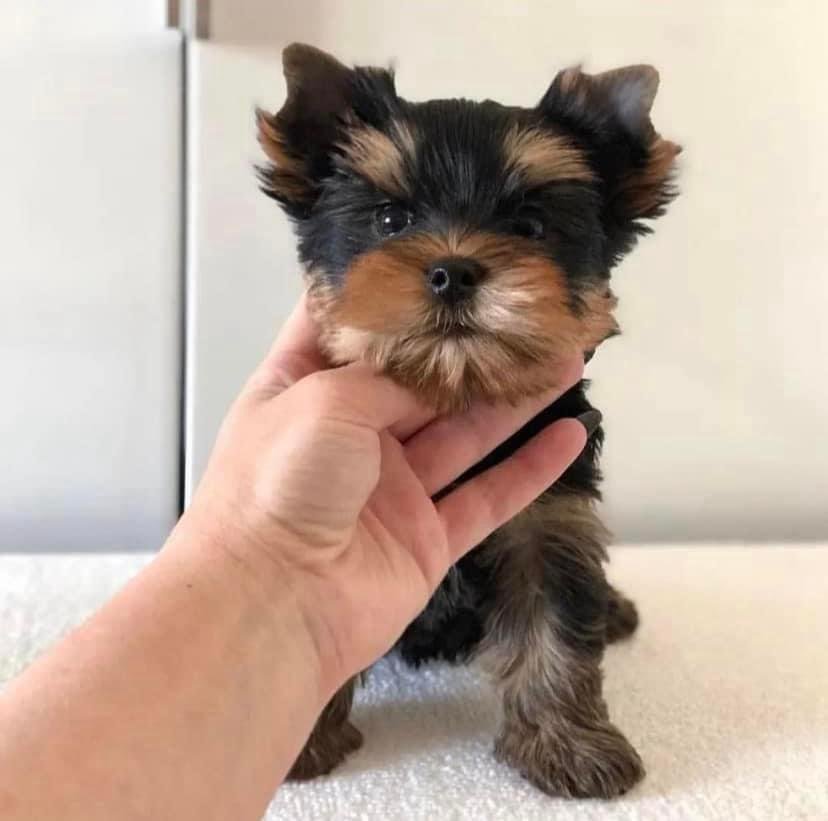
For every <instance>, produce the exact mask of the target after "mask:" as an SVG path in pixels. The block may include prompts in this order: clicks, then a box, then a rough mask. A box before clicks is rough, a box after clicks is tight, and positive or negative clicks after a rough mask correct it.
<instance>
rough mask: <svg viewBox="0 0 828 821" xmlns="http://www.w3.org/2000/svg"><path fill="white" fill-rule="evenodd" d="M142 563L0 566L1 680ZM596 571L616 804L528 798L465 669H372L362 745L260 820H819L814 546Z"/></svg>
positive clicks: (16, 562) (822, 752)
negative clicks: (624, 617) (627, 599)
mask: <svg viewBox="0 0 828 821" xmlns="http://www.w3.org/2000/svg"><path fill="white" fill-rule="evenodd" d="M146 561H147V557H146V556H135V555H133V556H128V555H70V556H57V555H49V556H13V555H12V556H0V625H2V627H0V681H5V680H7V679H8V678H10V677H11V676H13V675H14V674H15V673H16V672H17V671H19V670H20V669H21V668H22V667H24V666H25V665H26V664H27V663H28V662H29V661H30V660H31V659H32V658H33V657H34V656H35V655H37V654H38V653H39V652H40V651H41V650H42V649H43V648H44V647H46V646H48V644H49V643H50V642H52V641H54V640H55V639H56V638H57V637H58V636H59V635H60V634H61V633H63V632H64V631H65V630H66V629H68V628H69V627H71V626H72V625H73V624H76V623H77V622H78V621H79V620H80V619H81V618H82V617H83V616H84V615H85V614H87V613H89V612H90V611H91V610H92V609H93V608H94V607H95V606H96V605H97V604H99V603H100V602H101V601H103V600H104V599H105V598H106V596H108V595H109V594H110V593H112V592H113V591H114V590H115V589H117V588H118V587H119V586H120V585H121V584H122V583H123V582H124V581H125V580H126V579H127V578H128V577H129V576H130V575H132V574H133V573H134V572H136V571H137V570H138V569H139V568H140V567H141V566H142V565H143V564H144V563H145V562H146ZM610 574H611V576H612V578H613V580H614V581H615V582H617V583H618V584H619V586H620V587H621V588H622V589H623V590H625V591H626V592H628V593H629V594H630V595H632V596H633V598H635V599H636V601H637V602H638V604H639V607H640V609H641V613H642V627H641V628H640V632H639V633H638V634H637V636H636V637H635V638H634V639H633V640H632V641H630V642H628V643H626V644H623V645H620V646H617V647H614V648H612V649H611V650H610V651H609V653H608V656H607V661H606V694H607V700H608V702H609V704H610V709H611V712H612V714H613V716H614V718H615V720H616V722H617V723H618V724H619V726H620V727H622V728H623V729H624V730H625V732H626V733H627V734H628V735H629V737H630V739H631V740H632V741H633V743H634V744H635V745H636V746H637V747H638V749H639V751H640V752H641V754H642V756H643V758H644V761H645V764H646V765H647V768H648V777H647V779H646V780H645V781H644V783H643V784H642V785H641V786H639V787H638V788H637V789H636V790H634V791H633V792H632V793H630V794H629V795H628V796H626V797H625V798H623V799H622V800H620V801H617V802H615V803H612V804H602V803H598V802H590V801H586V802H564V801H557V800H555V801H553V800H550V799H548V798H546V797H544V796H542V795H541V794H540V793H538V792H536V791H535V790H534V789H532V788H531V787H530V786H529V785H527V784H526V783H524V782H523V781H522V780H521V779H520V778H518V777H517V776H516V775H515V774H514V773H512V772H510V771H509V770H507V769H505V768H504V767H501V766H500V765H498V764H497V763H496V762H495V761H494V759H493V757H492V755H491V738H492V733H493V731H494V727H495V724H496V720H497V702H496V700H495V699H494V698H493V696H492V695H491V693H490V691H489V689H488V688H487V687H486V685H485V682H484V681H483V680H482V679H481V678H480V677H479V676H478V675H477V674H476V673H475V672H473V671H471V670H467V669H453V668H450V667H446V666H431V667H428V668H426V669H424V670H421V671H419V672H414V671H411V670H408V669H406V668H405V667H404V666H402V665H401V664H400V663H398V662H396V661H394V660H388V661H385V662H383V663H382V664H381V665H380V667H379V668H378V669H376V670H375V672H374V674H373V675H372V676H371V678H370V680H369V683H368V685H367V686H366V688H365V689H364V690H362V691H361V693H360V696H359V700H358V704H357V707H356V711H355V722H356V723H357V724H358V725H359V727H360V728H361V729H362V730H363V732H364V734H365V746H364V747H363V749H362V750H361V751H360V752H359V753H357V754H356V755H354V756H353V757H352V758H351V759H350V760H349V761H348V762H347V763H346V764H345V765H344V766H343V767H342V768H340V769H339V770H338V771H336V772H335V773H334V774H332V775H331V776H328V777H326V778H323V779H320V780H318V781H316V782H312V783H310V784H301V785H287V786H285V787H284V788H283V789H282V790H281V791H280V792H279V794H278V796H277V798H276V799H275V800H274V802H273V804H272V805H271V807H270V810H269V812H268V816H267V817H268V819H277V818H279V819H283V818H284V819H302V820H303V821H304V820H305V819H366V820H367V819H382V821H392V819H405V821H414V820H415V819H422V820H423V821H425V820H426V819H428V821H434V819H474V821H482V820H484V819H540V818H553V817H554V818H555V819H597V818H620V819H653V820H654V821H655V820H656V819H657V820H658V821H665V819H694V820H695V819H723V820H724V819H726V820H727V821H732V820H733V819H739V820H740V821H741V819H768V821H770V820H771V819H773V821H777V819H783V820H786V819H796V818H802V819H825V818H828V546H811V547H807V546H798V547H797V546H786V547H784V548H783V547H748V546H732V547H713V546H704V547H701V546H699V547H671V548H663V549H658V548H655V547H649V548H619V549H617V550H616V551H615V552H614V556H613V562H612V565H611V569H610Z"/></svg>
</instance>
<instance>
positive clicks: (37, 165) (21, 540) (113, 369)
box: [0, 4, 181, 550]
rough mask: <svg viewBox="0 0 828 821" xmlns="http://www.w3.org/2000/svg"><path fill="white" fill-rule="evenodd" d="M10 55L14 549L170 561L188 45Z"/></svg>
mask: <svg viewBox="0 0 828 821" xmlns="http://www.w3.org/2000/svg"><path fill="white" fill-rule="evenodd" d="M78 5H80V4H78ZM6 19H7V18H6ZM1 54H2V56H0V99H1V100H2V105H0V459H2V470H0V550H94V549H103V550H123V549H154V548H156V547H158V546H159V545H160V544H161V542H162V540H163V537H164V535H165V533H166V531H167V529H168V528H169V527H170V525H171V524H172V522H173V521H174V520H175V516H176V512H177V501H178V492H177V483H178V457H179V438H178V433H179V409H180V403H181V391H180V386H179V368H180V365H179V362H180V340H179V336H180V330H179V319H180V313H181V303H180V298H179V293H180V285H181V283H180V232H181V226H180V194H181V161H180V144H181V111H180V98H181V81H180V64H181V40H180V37H179V35H178V34H177V33H175V32H163V31H157V32H156V33H154V34H152V33H134V34H130V35H129V36H127V35H116V34H112V33H110V34H108V35H107V36H105V37H103V36H102V37H100V38H94V39H93V38H84V39H83V40H82V41H80V42H79V41H77V40H75V39H74V38H58V39H54V40H52V41H50V42H48V43H47V42H45V41H44V40H43V39H42V38H40V37H33V38H29V39H22V40H21V41H20V42H17V43H15V44H6V45H4V46H3V50H2V52H1Z"/></svg>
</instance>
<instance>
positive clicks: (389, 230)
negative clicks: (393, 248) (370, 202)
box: [374, 204, 411, 237]
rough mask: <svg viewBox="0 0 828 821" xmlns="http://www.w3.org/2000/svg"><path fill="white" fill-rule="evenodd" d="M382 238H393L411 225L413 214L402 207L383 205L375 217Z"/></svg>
mask: <svg viewBox="0 0 828 821" xmlns="http://www.w3.org/2000/svg"><path fill="white" fill-rule="evenodd" d="M374 219H375V221H376V225H377V232H378V233H379V235H380V236H381V237H393V236H394V234H399V233H400V231H404V230H405V229H406V228H408V226H409V225H411V212H410V211H408V210H407V209H405V208H403V207H402V206H401V205H393V204H386V205H381V206H380V207H379V208H378V209H377V212H376V215H375V217H374Z"/></svg>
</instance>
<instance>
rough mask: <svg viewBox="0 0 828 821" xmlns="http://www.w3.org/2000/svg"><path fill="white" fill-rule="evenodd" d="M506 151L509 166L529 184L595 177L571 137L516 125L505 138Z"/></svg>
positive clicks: (591, 178) (591, 179) (588, 180)
mask: <svg viewBox="0 0 828 821" xmlns="http://www.w3.org/2000/svg"><path fill="white" fill-rule="evenodd" d="M503 150H504V152H505V153H506V162H507V165H508V166H510V167H511V168H513V169H514V170H516V171H517V172H518V173H520V174H521V175H522V176H523V178H524V179H525V181H526V182H528V183H529V184H530V185H545V184H547V183H550V182H556V181H559V180H560V181H563V180H575V181H578V182H592V181H593V179H594V174H593V172H592V169H591V168H590V167H589V164H588V163H587V160H586V157H584V154H583V152H582V151H580V150H579V149H578V148H576V147H575V146H574V145H573V144H572V142H571V141H570V140H569V139H568V138H566V137H563V136H559V135H555V134H549V133H548V132H545V131H542V130H540V129H538V128H526V127H520V126H515V127H513V128H512V130H511V131H509V133H508V134H507V135H506V137H505V139H504V140H503Z"/></svg>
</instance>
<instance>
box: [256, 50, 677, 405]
mask: <svg viewBox="0 0 828 821" xmlns="http://www.w3.org/2000/svg"><path fill="white" fill-rule="evenodd" d="M283 59H284V69H285V77H286V80H287V89H288V94H287V100H286V102H285V104H284V106H283V107H282V109H281V110H280V111H279V112H278V113H276V114H275V115H270V114H267V113H265V112H262V111H260V112H258V118H257V119H258V127H259V140H260V142H261V145H262V147H263V149H264V152H265V153H266V155H267V157H268V159H269V161H270V162H269V164H268V165H266V166H265V167H263V168H262V169H260V177H261V181H262V186H263V189H264V191H265V192H266V193H267V194H268V195H269V196H271V197H273V198H274V199H275V200H277V201H278V202H279V203H280V204H281V205H282V207H283V208H284V209H285V211H286V212H287V213H288V215H289V216H290V217H291V218H292V219H293V220H294V222H295V224H296V228H297V233H298V235H299V254H300V258H301V260H302V262H303V264H304V266H305V269H306V272H307V277H308V282H309V293H310V300H311V306H312V310H313V311H314V313H315V316H316V318H317V320H318V321H319V323H320V325H321V327H322V329H323V339H322V342H323V345H324V347H325V350H326V352H327V354H328V355H329V356H330V357H331V359H332V360H333V361H334V362H335V363H344V362H349V361H354V360H360V359H361V360H365V361H368V362H370V363H371V364H373V365H374V366H375V367H376V368H378V369H379V370H381V371H383V372H384V373H387V374H388V375H390V376H391V377H392V378H394V379H396V380H397V381H398V382H400V383H402V384H404V385H406V386H408V387H409V388H411V389H413V390H414V391H416V392H418V393H419V394H420V395H421V396H422V397H423V398H424V399H425V400H427V401H428V402H429V403H431V404H432V405H435V406H436V407H438V408H440V409H442V410H449V409H456V408H459V407H462V406H464V405H466V404H467V403H468V402H469V401H470V400H471V399H473V398H476V397H482V398H485V399H505V400H508V401H514V400H516V399H518V398H520V397H523V396H526V395H529V394H533V393H536V392H539V391H542V390H545V389H547V388H549V387H552V385H553V384H554V380H555V377H556V374H557V373H559V369H558V365H559V364H560V363H561V362H562V361H564V360H566V359H569V358H571V357H572V356H574V355H578V354H581V353H587V352H589V351H592V350H593V349H594V348H595V347H596V346H597V345H598V344H599V343H600V342H601V341H602V340H604V339H606V338H607V337H608V336H611V335H612V334H613V333H615V332H616V325H615V321H614V320H613V318H612V309H613V307H614V305H615V299H614V298H613V296H612V293H611V291H610V289H609V284H608V282H609V272H610V269H611V268H612V266H613V265H614V264H615V263H616V262H617V261H618V260H619V259H620V258H621V257H622V256H623V254H624V253H626V252H627V251H628V250H629V249H630V248H631V247H632V245H633V244H634V242H635V239H636V237H637V236H638V235H639V234H641V233H644V232H646V231H647V230H648V229H647V227H646V225H645V223H644V222H643V220H648V219H652V218H654V217H657V216H659V215H660V214H661V213H662V212H663V210H664V208H665V206H666V204H667V203H668V202H669V201H670V199H671V198H672V196H673V188H672V185H671V175H672V171H673V164H674V160H675V157H676V154H677V153H678V151H679V148H678V146H676V145H675V144H674V143H671V142H668V141H666V140H663V139H662V138H661V137H660V136H659V135H658V134H657V133H656V132H655V130H654V128H653V125H652V123H651V122H650V117H649V112H650V108H651V106H652V103H653V98H654V97H655V93H656V88H657V85H658V74H657V73H656V71H655V70H654V69H653V68H651V67H649V66H632V67H629V68H622V69H618V70H616V71H610V72H606V73H604V74H597V75H589V74H585V73H583V72H581V71H580V70H579V69H577V68H572V69H567V70H566V71H563V72H561V73H560V74H558V75H557V77H555V79H554V80H553V82H552V84H551V85H550V87H549V89H548V90H547V92H546V94H544V96H543V98H542V99H541V101H540V102H539V103H538V105H537V106H536V107H535V108H531V109H525V108H515V107H509V106H504V105H500V104H499V103H495V102H492V101H488V100H487V101H485V102H481V103H475V102H470V101H468V100H432V101H429V102H423V103H411V102H408V101H406V100H403V99H402V98H401V97H399V96H398V95H397V93H396V90H395V87H394V78H393V75H392V74H391V73H390V72H389V71H386V70H384V69H378V68H355V69H350V68H347V67H346V66H344V65H342V64H341V63H340V62H338V61H337V60H335V59H334V58H333V57H331V56H329V55H327V54H324V53H323V52H320V51H318V50H317V49H314V48H311V47H310V46H304V45H293V46H290V47H288V48H287V49H286V50H285V52H284V55H283Z"/></svg>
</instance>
